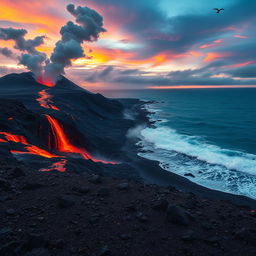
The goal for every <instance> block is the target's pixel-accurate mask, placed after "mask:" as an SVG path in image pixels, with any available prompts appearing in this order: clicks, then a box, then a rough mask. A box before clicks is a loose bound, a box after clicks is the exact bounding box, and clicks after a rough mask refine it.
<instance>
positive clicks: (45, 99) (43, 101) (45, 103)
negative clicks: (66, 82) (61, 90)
mask: <svg viewBox="0 0 256 256" xmlns="http://www.w3.org/2000/svg"><path fill="white" fill-rule="evenodd" d="M38 95H39V98H37V99H36V100H37V102H38V103H39V105H40V106H41V107H43V108H50V109H54V110H59V109H58V108H57V107H56V106H54V105H52V104H51V103H52V101H51V98H52V96H51V95H50V94H49V93H48V92H47V90H42V91H40V92H39V93H38Z"/></svg>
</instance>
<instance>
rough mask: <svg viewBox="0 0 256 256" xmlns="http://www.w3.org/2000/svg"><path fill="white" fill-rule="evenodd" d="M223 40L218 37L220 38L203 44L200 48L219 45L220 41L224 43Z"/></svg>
mask: <svg viewBox="0 0 256 256" xmlns="http://www.w3.org/2000/svg"><path fill="white" fill-rule="evenodd" d="M222 42H223V39H218V40H215V41H213V42H212V43H210V44H203V45H201V46H200V47H199V48H200V49H205V48H210V47H214V46H217V45H218V44H220V43H222Z"/></svg>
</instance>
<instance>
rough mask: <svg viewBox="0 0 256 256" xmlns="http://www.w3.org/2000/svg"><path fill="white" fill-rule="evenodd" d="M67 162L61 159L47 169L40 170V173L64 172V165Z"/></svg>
mask: <svg viewBox="0 0 256 256" xmlns="http://www.w3.org/2000/svg"><path fill="white" fill-rule="evenodd" d="M67 162H68V161H67V160H66V159H61V160H60V161H58V162H56V163H53V164H52V165H51V166H50V167H48V168H43V169H40V170H39V171H41V172H51V171H55V170H56V171H58V172H65V171H66V170H67V168H65V165H66V163H67Z"/></svg>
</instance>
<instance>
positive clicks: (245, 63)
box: [225, 61, 256, 68]
mask: <svg viewBox="0 0 256 256" xmlns="http://www.w3.org/2000/svg"><path fill="white" fill-rule="evenodd" d="M254 63H256V61H247V62H243V63H238V64H233V65H227V66H225V68H241V67H244V66H248V65H251V64H254Z"/></svg>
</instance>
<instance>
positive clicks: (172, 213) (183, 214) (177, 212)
mask: <svg viewBox="0 0 256 256" xmlns="http://www.w3.org/2000/svg"><path fill="white" fill-rule="evenodd" d="M167 220H168V221H170V222H172V223H175V224H179V225H185V226H187V225H188V224H189V216H188V213H187V211H186V210H185V209H183V208H182V207H180V206H177V205H169V206H168V209H167Z"/></svg>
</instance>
